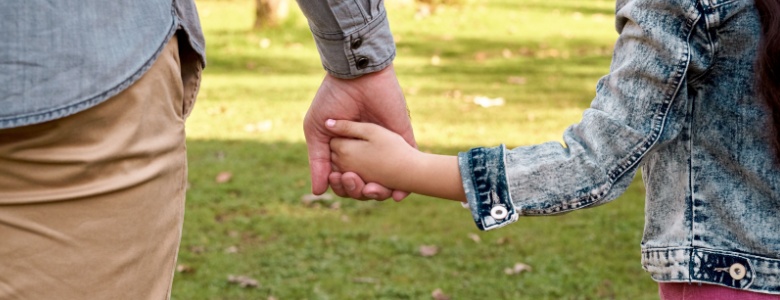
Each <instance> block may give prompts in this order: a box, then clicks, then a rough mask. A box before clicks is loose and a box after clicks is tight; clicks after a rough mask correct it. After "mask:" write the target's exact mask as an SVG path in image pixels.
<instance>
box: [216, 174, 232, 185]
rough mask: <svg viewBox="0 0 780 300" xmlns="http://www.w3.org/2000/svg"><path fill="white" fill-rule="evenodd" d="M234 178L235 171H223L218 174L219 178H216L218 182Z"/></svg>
mask: <svg viewBox="0 0 780 300" xmlns="http://www.w3.org/2000/svg"><path fill="white" fill-rule="evenodd" d="M231 178H233V173H230V172H227V171H222V172H219V174H217V178H215V179H214V181H216V182H217V183H225V182H228V181H230V179H231Z"/></svg>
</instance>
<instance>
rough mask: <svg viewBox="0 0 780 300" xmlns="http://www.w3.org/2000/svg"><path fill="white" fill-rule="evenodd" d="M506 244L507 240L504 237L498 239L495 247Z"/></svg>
mask: <svg viewBox="0 0 780 300" xmlns="http://www.w3.org/2000/svg"><path fill="white" fill-rule="evenodd" d="M506 243H509V238H508V237H505V236H504V237H500V238H498V239H497V240H496V245H503V244H506Z"/></svg>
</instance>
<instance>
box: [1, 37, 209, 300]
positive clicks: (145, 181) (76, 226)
mask: <svg viewBox="0 0 780 300" xmlns="http://www.w3.org/2000/svg"><path fill="white" fill-rule="evenodd" d="M181 68H182V66H181V63H180V61H179V50H178V44H177V39H176V38H175V37H174V39H173V40H172V41H171V42H170V43H169V44H168V45H167V46H166V48H165V50H164V51H163V53H162V54H161V55H160V57H159V58H158V60H157V61H156V62H155V63H154V65H153V67H152V68H151V69H150V70H149V71H148V72H147V73H146V74H145V75H144V76H143V77H142V78H141V79H140V80H139V81H137V82H136V83H135V84H134V85H132V86H131V87H130V88H128V89H126V90H124V91H123V92H122V93H120V94H119V95H117V96H115V97H113V98H111V99H109V100H107V101H106V102H104V103H102V104H100V105H97V106H95V107H93V108H91V109H88V110H86V111H83V112H81V113H78V114H75V115H72V116H69V117H65V118H62V119H58V120H54V121H51V122H46V123H42V124H37V125H31V126H25V127H19V128H11V129H5V130H0V299H3V300H10V299H166V298H168V297H170V288H171V283H172V280H173V270H174V267H175V263H176V255H177V250H178V247H179V241H180V238H181V229H182V220H183V213H184V194H185V186H186V173H187V163H186V149H185V144H184V119H185V116H186V113H187V110H188V109H189V106H191V104H192V103H193V101H194V97H195V94H196V93H197V84H196V85H195V87H188V89H187V92H185V89H184V86H185V84H183V80H184V81H192V80H197V79H198V78H197V75H199V73H198V74H197V75H196V76H194V77H193V76H189V77H185V76H183V75H182V72H181ZM183 78H184V79H183ZM190 83H192V82H190ZM187 86H191V84H188V85H187Z"/></svg>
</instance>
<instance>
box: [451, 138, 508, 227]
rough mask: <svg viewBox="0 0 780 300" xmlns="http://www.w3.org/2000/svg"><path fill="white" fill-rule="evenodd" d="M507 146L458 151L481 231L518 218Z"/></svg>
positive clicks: (476, 221)
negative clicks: (508, 179)
mask: <svg viewBox="0 0 780 300" xmlns="http://www.w3.org/2000/svg"><path fill="white" fill-rule="evenodd" d="M505 152H506V147H505V146H504V145H501V146H498V147H495V148H474V149H471V150H469V151H468V152H461V153H459V154H458V166H459V168H460V176H461V179H462V181H463V190H464V191H465V192H466V199H467V200H468V204H469V208H470V209H471V216H472V217H473V218H474V222H475V223H476V224H477V228H479V230H491V229H496V228H500V227H504V226H506V225H509V224H511V223H514V222H515V221H517V219H518V217H519V215H520V213H519V212H518V211H516V209H515V205H514V204H513V203H512V197H511V196H510V193H509V185H508V184H507V178H506V161H505V156H504V153H505Z"/></svg>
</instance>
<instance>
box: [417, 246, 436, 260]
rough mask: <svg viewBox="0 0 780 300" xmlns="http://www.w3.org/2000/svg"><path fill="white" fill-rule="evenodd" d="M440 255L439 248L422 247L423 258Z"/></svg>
mask: <svg viewBox="0 0 780 300" xmlns="http://www.w3.org/2000/svg"><path fill="white" fill-rule="evenodd" d="M436 253H439V247H436V246H434V245H422V246H420V255H422V256H423V257H430V256H434V255H436Z"/></svg>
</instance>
